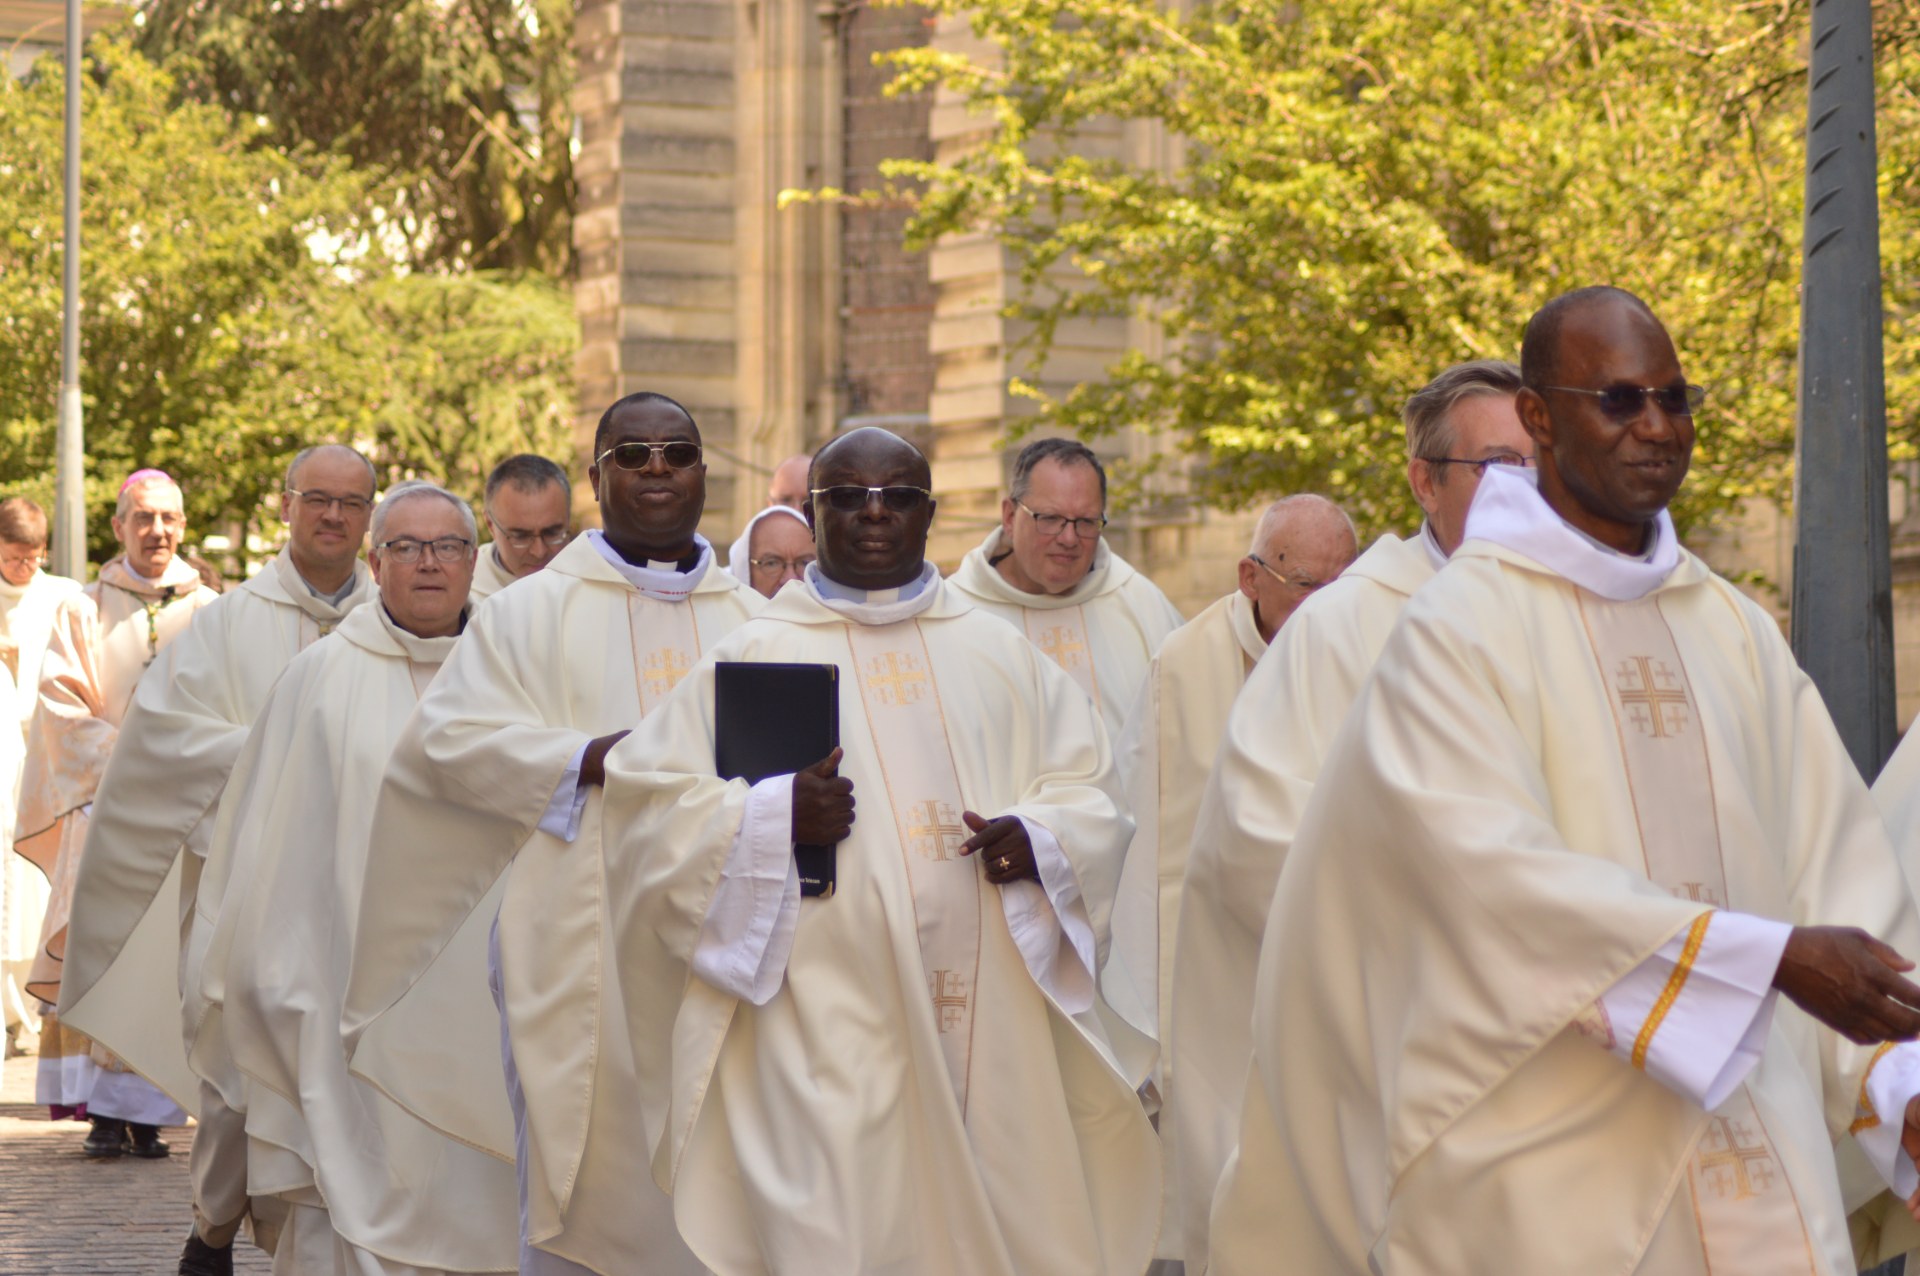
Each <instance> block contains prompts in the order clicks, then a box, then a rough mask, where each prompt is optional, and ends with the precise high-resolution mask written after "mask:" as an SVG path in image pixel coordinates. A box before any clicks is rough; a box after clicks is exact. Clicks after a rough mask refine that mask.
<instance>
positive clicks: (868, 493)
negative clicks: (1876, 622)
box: [807, 483, 933, 514]
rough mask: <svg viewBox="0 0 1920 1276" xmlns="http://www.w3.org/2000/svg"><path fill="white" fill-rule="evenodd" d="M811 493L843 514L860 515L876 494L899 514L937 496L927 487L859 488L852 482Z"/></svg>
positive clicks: (814, 488) (918, 508)
mask: <svg viewBox="0 0 1920 1276" xmlns="http://www.w3.org/2000/svg"><path fill="white" fill-rule="evenodd" d="M807 495H809V496H815V497H825V498H826V501H827V505H828V507H829V508H831V509H835V510H838V511H839V512H840V513H842V514H858V513H859V512H860V511H861V510H863V509H865V508H866V507H867V502H868V501H870V500H872V499H873V498H874V497H876V496H878V497H879V498H880V504H882V505H884V506H885V507H886V508H887V509H889V510H891V511H892V512H893V513H895V514H912V513H914V512H915V511H917V510H920V509H922V508H924V507H925V506H926V503H927V502H928V501H930V500H932V499H933V493H932V492H929V491H928V490H927V489H926V488H924V487H905V486H899V487H858V486H855V485H854V484H852V483H843V484H841V485H839V486H836V487H813V488H808V489H807Z"/></svg>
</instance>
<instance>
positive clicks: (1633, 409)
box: [1537, 381, 1707, 421]
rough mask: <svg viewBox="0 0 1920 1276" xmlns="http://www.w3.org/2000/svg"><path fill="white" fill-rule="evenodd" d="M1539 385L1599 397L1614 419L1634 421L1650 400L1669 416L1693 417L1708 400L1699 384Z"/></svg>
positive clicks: (1607, 414) (1563, 391) (1544, 388)
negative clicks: (1586, 386) (1597, 386)
mask: <svg viewBox="0 0 1920 1276" xmlns="http://www.w3.org/2000/svg"><path fill="white" fill-rule="evenodd" d="M1537 388H1538V389H1541V390H1557V391H1559V392H1560V393H1561V394H1584V395H1588V396H1590V397H1592V398H1595V399H1598V400H1600V411H1601V412H1603V413H1605V414H1606V416H1607V417H1608V419H1609V420H1613V421H1631V420H1634V419H1635V418H1636V417H1638V416H1639V415H1640V414H1641V413H1642V412H1645V411H1646V410H1647V400H1648V399H1652V400H1653V401H1654V402H1655V403H1657V404H1659V405H1660V410H1661V411H1662V412H1664V413H1666V414H1667V415H1668V416H1692V415H1693V414H1694V413H1695V412H1698V411H1699V410H1700V405H1701V404H1703V403H1705V402H1706V401H1707V389H1706V387H1705V386H1698V385H1663V386H1660V387H1658V388H1656V387H1654V386H1650V385H1629V384H1628V383H1626V382H1624V381H1622V382H1618V383H1616V384H1614V385H1609V386H1603V387H1601V388H1600V389H1598V390H1583V389H1581V388H1580V387H1579V386H1573V385H1543V386H1539V387H1537Z"/></svg>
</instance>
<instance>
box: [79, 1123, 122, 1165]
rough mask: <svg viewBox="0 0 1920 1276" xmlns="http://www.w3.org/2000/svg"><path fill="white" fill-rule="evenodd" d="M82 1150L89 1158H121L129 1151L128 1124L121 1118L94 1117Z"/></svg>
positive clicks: (81, 1147) (81, 1146)
mask: <svg viewBox="0 0 1920 1276" xmlns="http://www.w3.org/2000/svg"><path fill="white" fill-rule="evenodd" d="M80 1150H81V1151H82V1152H84V1153H86V1154H87V1155H88V1156H119V1155H120V1154H121V1153H122V1152H124V1151H126V1150H127V1123H126V1122H125V1121H122V1120H121V1119H120V1118H119V1117H94V1118H93V1129H92V1131H91V1132H89V1133H88V1135H87V1141H86V1142H85V1143H82V1144H81V1145H80Z"/></svg>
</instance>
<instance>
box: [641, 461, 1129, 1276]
mask: <svg viewBox="0 0 1920 1276" xmlns="http://www.w3.org/2000/svg"><path fill="white" fill-rule="evenodd" d="M929 482H930V478H929V472H928V467H927V461H926V458H925V457H924V456H922V455H921V454H920V453H919V452H918V451H917V450H916V449H915V448H913V447H912V446H911V445H910V444H908V443H907V442H906V441H905V440H903V439H900V438H898V437H897V436H895V435H892V434H889V433H887V432H886V431H884V430H878V429H872V428H868V429H861V430H855V431H852V432H850V433H848V434H845V435H842V436H840V437H839V438H836V439H835V440H833V441H832V442H831V443H829V444H827V445H826V446H825V447H823V448H822V449H821V450H820V452H819V453H818V454H817V455H816V456H815V458H814V463H813V470H812V475H811V480H810V484H809V486H810V489H811V491H810V496H811V501H810V505H809V509H810V516H811V519H812V522H813V527H814V534H815V539H816V542H817V547H818V552H819V558H818V560H817V561H816V562H815V563H814V564H813V566H812V567H810V568H809V569H808V571H807V574H806V577H805V580H804V581H803V583H802V584H801V585H800V586H796V587H790V588H788V589H785V590H782V591H781V593H780V594H779V596H778V597H776V598H775V599H774V600H773V601H772V602H771V603H770V604H769V605H768V606H767V609H766V610H765V611H764V612H762V613H761V614H760V616H759V617H758V618H756V619H755V620H753V621H752V622H749V623H748V624H746V625H744V626H742V627H741V628H740V630H739V631H738V632H736V633H735V634H734V635H733V636H732V637H731V638H729V639H727V640H726V641H725V642H722V643H721V644H720V645H719V646H718V647H717V648H716V649H715V650H714V651H713V653H712V655H711V656H710V657H709V658H708V659H706V660H704V661H702V662H701V665H700V667H699V668H698V669H697V670H695V671H694V674H693V676H692V677H690V678H688V679H687V681H686V683H685V684H683V685H682V686H681V687H680V689H679V690H678V691H677V692H676V693H675V694H674V695H673V696H671V697H669V698H668V700H667V703H666V704H665V705H663V706H662V707H661V709H660V711H659V712H658V713H657V714H655V715H653V716H651V717H649V718H647V719H646V720H645V721H643V722H642V723H641V724H640V726H639V727H637V728H636V729H635V731H634V733H633V735H632V736H630V737H628V738H627V739H626V740H624V741H622V742H621V743H620V744H619V745H618V746H616V747H615V749H614V751H613V753H612V754H610V755H609V757H608V773H607V812H608V817H607V819H608V825H607V826H608V828H609V830H617V833H612V832H610V834H609V836H610V837H617V839H618V841H617V843H616V844H615V846H614V847H613V849H612V850H611V852H610V864H609V869H610V876H609V881H608V890H609V893H610V894H611V895H612V896H613V899H614V909H615V917H616V919H617V925H618V928H619V929H618V932H617V937H618V945H619V952H620V968H621V971H622V978H623V980H624V983H623V991H624V992H625V994H626V1007H627V1027H628V1031H629V1032H630V1033H631V1035H632V1040H633V1045H634V1049H635V1051H636V1053H637V1055H638V1057H639V1060H640V1080H641V1092H640V1099H641V1104H640V1106H641V1110H642V1111H643V1112H644V1113H645V1115H646V1117H647V1129H646V1135H647V1141H646V1143H645V1145H644V1149H643V1150H644V1152H645V1153H646V1158H647V1159H648V1160H650V1161H651V1164H652V1165H653V1166H654V1168H655V1173H656V1175H657V1176H658V1177H659V1178H660V1181H661V1183H662V1185H663V1186H665V1187H667V1188H668V1190H670V1191H671V1193H672V1194H673V1205H674V1217H675V1219H676V1220H677V1221H678V1223H679V1226H680V1230H681V1233H682V1234H683V1235H684V1236H685V1237H686V1238H687V1243H688V1244H689V1245H690V1246H692V1248H693V1250H694V1253H695V1254H696V1255H697V1256H698V1257H699V1259H700V1261H701V1262H703V1263H704V1264H706V1266H707V1267H709V1268H711V1269H712V1270H714V1271H717V1272H726V1273H729V1276H749V1274H751V1273H795V1274H800V1273H815V1272H914V1273H917V1274H919V1276H961V1274H963V1273H964V1274H965V1276H1014V1273H1020V1274H1021V1276H1056V1274H1057V1276H1066V1274H1067V1273H1085V1272H1116V1273H1118V1272H1139V1271H1142V1270H1144V1268H1145V1267H1146V1264H1147V1261H1148V1259H1149V1257H1150V1256H1151V1247H1152V1242H1153V1234H1154V1230H1155V1208H1154V1206H1155V1201H1156V1200H1157V1194H1158V1190H1159V1177H1158V1172H1157V1171H1158V1166H1157V1161H1158V1156H1157V1152H1156V1148H1155V1145H1154V1139H1153V1132H1152V1130H1151V1128H1150V1127H1149V1126H1148V1124H1147V1121H1146V1117H1145V1116H1144V1114H1143V1113H1142V1111H1141V1108H1140V1104H1139V1101H1138V1099H1137V1098H1136V1097H1135V1095H1134V1093H1133V1087H1132V1084H1131V1082H1132V1080H1133V1079H1134V1078H1133V1077H1132V1076H1131V1075H1130V1074H1129V1073H1128V1072H1127V1071H1124V1070H1123V1069H1122V1067H1121V1066H1120V1064H1119V1062H1118V1061H1117V1059H1116V1054H1115V1051H1114V1047H1113V1045H1112V1044H1110V1042H1109V1038H1108V1036H1107V1034H1106V1031H1105V1030H1104V1029H1103V1027H1102V1016H1101V1014H1100V1011H1099V1008H1098V1007H1097V1000H1098V992H1097V989H1096V986H1095V980H1094V973H1095V971H1096V970H1097V969H1098V953H1099V952H1100V950H1101V949H1102V948H1103V947H1104V945H1105V935H1106V920H1107V914H1108V910H1109V908H1110V905H1111V900H1112V893H1113V885H1114V880H1115V876H1116V875H1117V873H1118V871H1119V866H1120V853H1121V850H1122V848H1123V847H1124V846H1125V844H1126V839H1127V834H1128V832H1129V831H1130V828H1131V821H1129V820H1128V819H1127V817H1126V815H1125V814H1124V813H1123V812H1122V811H1121V810H1119V808H1118V807H1117V806H1116V804H1115V803H1114V801H1113V799H1112V798H1111V797H1110V796H1109V792H1108V789H1109V786H1110V783H1111V768H1112V761H1111V756H1110V753H1109V749H1108V745H1107V741H1106V734H1105V732H1104V731H1103V730H1102V729H1101V727H1100V724H1099V721H1098V719H1097V718H1096V716H1095V714H1094V712H1093V709H1092V706H1091V705H1089V704H1088V702H1087V700H1086V697H1085V696H1083V695H1082V694H1081V693H1080V692H1079V691H1078V689H1076V688H1075V686H1074V684H1073V682H1072V681H1071V679H1069V678H1068V677H1067V676H1066V675H1065V674H1064V673H1062V672H1061V671H1060V669H1059V668H1058V667H1057V666H1055V665H1054V664H1053V663H1052V662H1050V661H1048V660H1046V659H1045V658H1044V657H1043V656H1042V655H1041V654H1040V653H1039V652H1038V651H1037V650H1035V649H1034V648H1033V647H1032V646H1031V645H1030V644H1028V643H1027V642H1026V640H1025V639H1024V638H1022V637H1021V635H1020V634H1018V633H1016V632H1015V631H1013V630H1012V629H1010V628H1008V627H1007V626H1006V625H1004V624H1002V623H1001V622H1000V621H998V620H995V619H992V618H990V617H988V616H985V615H983V614H981V613H980V612H979V611H976V610H975V609H974V608H972V607H971V606H969V605H968V603H967V601H966V600H965V598H964V597H962V596H961V595H960V594H959V593H958V592H957V591H955V590H953V589H951V588H949V587H948V586H947V584H946V583H945V582H944V581H942V580H941V579H940V575H939V573H938V572H937V571H936V570H935V569H934V567H933V566H932V565H931V564H929V563H928V562H927V561H926V557H925V555H926V540H927V531H928V528H929V527H930V526H931V524H932V522H933V516H934V501H933V497H932V493H931V492H930V491H929V490H928V485H929ZM722 660H733V661H777V662H791V661H803V662H817V663H826V664H834V665H837V666H839V668H840V671H841V673H840V677H839V680H838V688H839V724H840V741H841V747H840V748H839V749H836V750H835V751H834V752H833V753H832V754H831V755H830V756H829V757H827V758H825V759H822V760H821V761H820V762H819V763H817V764H815V765H814V766H812V767H809V768H807V769H806V770H804V771H801V772H799V773H797V774H794V775H786V776H778V777H773V778H770V779H766V780H763V781H761V782H760V783H758V784H754V785H749V784H747V783H746V782H745V781H744V780H731V781H729V780H722V779H720V778H718V777H717V776H716V775H715V773H714V766H713V756H714V752H713V750H714V699H713V697H714V674H713V670H714V664H715V662H716V661H722ZM856 803H857V804H858V811H857V818H856ZM795 843H806V844H836V846H837V849H836V856H837V867H836V874H837V879H838V888H837V890H836V892H835V893H834V894H833V895H832V896H831V897H828V898H824V899H805V900H803V899H802V898H801V897H800V885H799V879H798V876H797V874H796V872H795V869H794V866H793V848H794V845H795ZM1130 1044H1137V1043H1130ZM1129 1058H1130V1059H1136V1060H1137V1058H1138V1056H1137V1055H1136V1054H1134V1053H1132V1052H1130V1053H1129Z"/></svg>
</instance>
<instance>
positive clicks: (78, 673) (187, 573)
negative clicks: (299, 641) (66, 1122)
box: [14, 470, 218, 1157]
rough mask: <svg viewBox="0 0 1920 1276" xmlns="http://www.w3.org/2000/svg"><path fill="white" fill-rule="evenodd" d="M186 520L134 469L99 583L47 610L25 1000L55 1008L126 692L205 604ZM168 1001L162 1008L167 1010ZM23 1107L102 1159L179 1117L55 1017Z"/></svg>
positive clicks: (154, 475) (29, 802) (27, 840)
mask: <svg viewBox="0 0 1920 1276" xmlns="http://www.w3.org/2000/svg"><path fill="white" fill-rule="evenodd" d="M186 530H187V516H186V510H185V507H184V505H183V504H182V502H181V496H180V488H179V486H178V485H177V484H175V483H174V481H173V480H172V479H171V478H169V477H168V476H167V475H165V474H163V473H161V472H160V471H159V470H139V471H136V472H135V473H134V474H133V476H132V477H130V478H128V479H127V481H126V482H125V483H122V484H121V485H120V496H119V499H118V501H117V503H116V504H115V507H114V514H113V534H114V539H116V540H118V541H119V542H120V550H121V552H120V553H119V554H118V555H117V556H115V557H114V558H111V559H108V560H107V562H106V563H104V564H103V565H102V566H101V568H100V578H99V579H98V580H96V581H95V582H94V583H93V584H91V585H88V586H87V587H86V588H85V589H83V590H81V591H80V592H79V593H77V594H75V595H73V596H72V597H70V598H68V599H67V600H66V601H64V602H62V603H61V604H60V606H59V607H58V608H57V609H56V610H55V611H54V615H53V625H52V629H51V632H50V634H49V637H48V642H47V649H46V656H45V661H44V663H43V664H42V666H41V670H40V672H41V681H40V706H39V711H38V712H36V713H35V714H34V717H33V724H32V727H31V730H30V731H29V733H28V752H27V765H26V770H25V773H24V777H23V781H22V784H21V802H20V819H19V830H20V835H19V838H18V840H16V841H15V843H14V849H15V850H17V851H19V852H20V854H22V855H24V856H25V857H26V858H27V859H28V860H30V861H32V862H33V863H34V864H37V865H39V866H40V868H41V869H43V870H44V871H45V872H46V874H47V878H48V880H49V881H50V882H51V883H52V884H53V894H52V899H51V902H50V903H49V904H48V907H47V911H46V920H45V922H44V923H43V926H42V929H41V933H40V944H39V951H38V954H37V956H36V958H35V961H34V964H33V969H32V971H31V973H30V974H29V976H28V979H27V991H28V992H29V993H31V994H32V995H34V996H36V997H38V998H40V1000H42V1001H44V1002H46V1003H48V1004H49V1005H53V1004H57V1003H58V1002H59V1000H60V968H61V964H62V962H61V958H62V955H63V954H64V953H65V952H66V949H67V919H68V916H69V913H70V910H71V908H72V904H73V886H74V878H75V876H76V874H77V873H78V871H79V867H80V852H81V848H82V846H84V845H85V842H86V835H87V824H88V818H89V816H90V815H91V814H92V811H93V801H94V795H95V791H96V790H97V789H98V788H99V785H100V776H101V774H102V773H103V772H104V771H105V770H106V768H107V759H108V758H109V757H110V756H111V755H112V753H113V748H114V742H115V740H116V739H117V738H118V736H119V730H120V722H121V720H122V719H123V718H124V717H125V716H126V711H127V703H128V702H129V701H130V700H132V698H133V689H134V687H135V685H136V684H137V683H138V682H139V681H140V678H141V676H142V675H143V674H144V673H146V671H147V667H148V666H149V665H151V664H152V663H153V662H154V659H155V657H157V656H158V655H159V654H160V650H161V649H162V648H163V647H165V646H167V645H168V644H170V643H172V642H173V640H174V639H175V638H177V637H179V636H180V635H181V634H182V633H183V632H185V630H186V628H187V626H188V624H189V623H190V622H191V621H192V620H193V617H194V613H195V612H197V611H199V610H200V608H202V607H205V606H206V605H207V604H208V603H211V602H212V601H213V600H214V599H215V598H216V597H218V595H216V594H215V593H214V592H213V591H212V590H210V589H208V588H206V587H205V586H204V585H202V584H201V583H200V573H199V572H197V571H195V570H194V569H193V567H192V566H191V565H189V564H188V563H187V561H186V560H185V559H183V558H181V557H179V549H180V541H181V538H182V537H183V536H185V535H186ZM170 1001H171V999H168V1003H169V1004H170ZM45 1024H46V1031H45V1034H44V1036H43V1038H42V1041H41V1047H40V1064H39V1077H38V1084H37V1086H36V1091H37V1093H36V1095H35V1098H36V1099H37V1100H38V1101H39V1102H41V1103H45V1104H48V1105H50V1106H52V1107H54V1108H55V1109H56V1110H57V1109H60V1108H81V1109H85V1110H86V1112H87V1113H88V1115H89V1116H90V1117H91V1119H92V1121H93V1129H92V1132H91V1133H90V1134H89V1135H88V1137H87V1142H86V1145H85V1148H84V1150H85V1152H86V1153H87V1155H89V1156H95V1157H112V1156H119V1155H120V1154H121V1152H122V1151H123V1150H124V1151H129V1152H131V1153H133V1154H134V1155H135V1156H147V1157H155V1156H165V1155H166V1154H167V1145H166V1144H165V1143H163V1142H161V1141H160V1140H159V1138H158V1136H157V1134H156V1132H155V1127H156V1126H161V1125H182V1124H184V1123H185V1122H186V1113H185V1112H184V1111H182V1110H181V1108H180V1107H179V1105H178V1104H176V1103H174V1101H173V1100H171V1099H169V1098H167V1097H166V1095H165V1094H163V1093H161V1092H160V1091H159V1090H158V1089H156V1088H155V1087H154V1085H153V1084H152V1083H151V1082H149V1081H147V1080H145V1079H144V1078H142V1077H141V1076H140V1075H139V1074H137V1073H134V1072H131V1071H129V1070H128V1069H127V1067H126V1065H125V1064H124V1063H123V1062H121V1061H120V1060H118V1059H116V1058H115V1057H114V1056H112V1055H111V1054H108V1053H106V1052H105V1051H102V1050H96V1049H95V1048H93V1046H92V1043H91V1042H89V1041H88V1040H87V1038H86V1037H85V1036H83V1035H82V1034H80V1033H78V1032H75V1031H73V1030H71V1029H69V1028H67V1027H66V1026H65V1025H64V1024H63V1023H62V1022H61V1021H60V1019H59V1016H58V1015H57V1014H49V1015H48V1016H46V1019H45Z"/></svg>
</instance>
